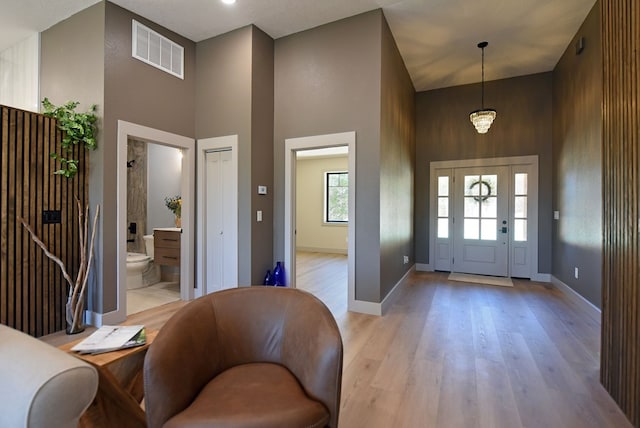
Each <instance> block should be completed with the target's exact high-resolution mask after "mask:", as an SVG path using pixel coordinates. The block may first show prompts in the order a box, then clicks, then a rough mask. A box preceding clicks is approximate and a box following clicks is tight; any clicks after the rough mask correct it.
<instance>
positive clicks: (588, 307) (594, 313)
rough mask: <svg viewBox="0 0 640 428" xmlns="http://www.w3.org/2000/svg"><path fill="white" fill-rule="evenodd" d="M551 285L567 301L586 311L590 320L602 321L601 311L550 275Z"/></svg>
mask: <svg viewBox="0 0 640 428" xmlns="http://www.w3.org/2000/svg"><path fill="white" fill-rule="evenodd" d="M551 284H553V285H554V286H555V287H556V288H557V289H558V290H560V291H561V292H562V293H563V294H564V295H565V296H567V298H569V300H571V301H572V302H573V303H575V304H576V305H578V306H579V307H580V308H581V309H583V310H584V311H586V312H587V313H588V314H589V315H590V316H591V317H592V318H594V319H597V320H601V319H602V311H601V310H600V309H598V307H597V306H596V305H594V304H593V303H591V302H590V301H588V300H587V299H585V298H584V297H583V296H582V295H581V294H580V293H578V292H577V291H576V290H574V289H573V288H571V287H569V286H568V285H567V284H565V283H564V282H562V281H560V280H559V279H558V278H556V277H555V276H553V275H551Z"/></svg>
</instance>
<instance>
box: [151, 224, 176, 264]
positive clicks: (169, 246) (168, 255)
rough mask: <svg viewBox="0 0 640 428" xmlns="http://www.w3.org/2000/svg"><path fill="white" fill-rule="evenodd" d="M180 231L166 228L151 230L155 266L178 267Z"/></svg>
mask: <svg viewBox="0 0 640 428" xmlns="http://www.w3.org/2000/svg"><path fill="white" fill-rule="evenodd" d="M181 234H182V229H181V228H179V227H166V228H157V229H153V252H154V260H155V263H156V264H159V265H166V266H177V267H180V237H181Z"/></svg>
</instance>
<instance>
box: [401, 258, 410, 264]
mask: <svg viewBox="0 0 640 428" xmlns="http://www.w3.org/2000/svg"><path fill="white" fill-rule="evenodd" d="M402 261H403V263H404V264H405V265H406V264H407V263H409V256H402Z"/></svg>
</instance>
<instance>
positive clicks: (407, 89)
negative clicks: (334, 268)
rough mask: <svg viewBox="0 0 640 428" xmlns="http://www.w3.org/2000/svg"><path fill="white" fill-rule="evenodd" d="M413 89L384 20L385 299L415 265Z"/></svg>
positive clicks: (382, 270) (382, 182)
mask: <svg viewBox="0 0 640 428" xmlns="http://www.w3.org/2000/svg"><path fill="white" fill-rule="evenodd" d="M414 166H415V90H414V88H413V83H412V82H411V78H410V77H409V73H408V72H407V69H406V67H405V65H404V62H403V60H402V57H401V56H400V52H399V51H398V48H397V47H396V44H395V41H394V39H393V36H392V34H391V30H390V29H389V26H388V25H387V23H386V20H383V21H382V78H381V114H380V285H381V292H380V295H381V297H382V298H384V296H386V295H387V294H388V293H389V292H390V291H391V289H392V288H393V286H394V285H395V284H396V283H397V282H398V281H399V280H400V279H401V278H402V276H403V275H404V274H405V273H406V272H407V270H408V269H409V266H411V265H412V264H413V263H410V264H406V265H405V264H404V262H403V256H405V255H406V256H409V260H410V261H413V260H414V255H413V247H414V236H413V197H414V195H413V194H414V188H413V182H414Z"/></svg>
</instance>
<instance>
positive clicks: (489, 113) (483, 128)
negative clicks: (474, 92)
mask: <svg viewBox="0 0 640 428" xmlns="http://www.w3.org/2000/svg"><path fill="white" fill-rule="evenodd" d="M488 44H489V43H488V42H480V43H478V47H479V48H480V49H482V107H481V108H480V110H475V111H472V112H471V114H469V119H470V120H471V123H473V126H475V127H476V130H477V131H478V134H486V133H487V131H488V130H489V128H490V127H491V124H492V123H493V120H494V119H495V118H496V111H495V110H494V109H492V108H487V109H486V108H484V48H486V47H487V45H488Z"/></svg>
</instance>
